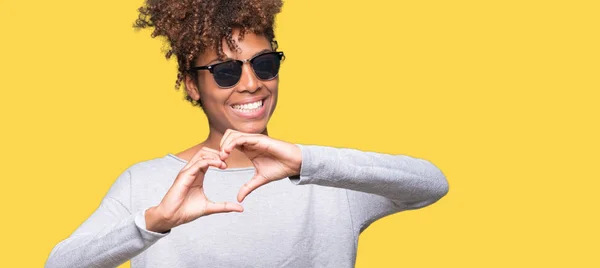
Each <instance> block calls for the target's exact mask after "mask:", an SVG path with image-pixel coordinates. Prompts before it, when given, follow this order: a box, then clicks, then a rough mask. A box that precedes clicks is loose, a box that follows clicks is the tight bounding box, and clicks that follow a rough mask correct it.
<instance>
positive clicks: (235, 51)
mask: <svg viewBox="0 0 600 268" xmlns="http://www.w3.org/2000/svg"><path fill="white" fill-rule="evenodd" d="M281 6H282V2H281V1H275V0H271V1H265V0H263V1H259V0H256V1H249V0H244V1H240V0H236V1H201V0H189V1H174V0H162V1H148V2H147V3H146V5H145V6H144V7H142V8H140V13H141V14H140V18H139V19H138V20H137V21H136V25H135V27H138V28H144V27H154V32H153V34H152V36H153V37H155V36H166V37H167V39H168V40H169V43H170V45H171V50H170V51H169V52H168V53H167V57H169V56H171V55H172V54H175V55H176V57H177V60H178V66H179V74H178V78H177V81H176V85H177V86H179V85H180V84H182V83H183V84H184V87H185V90H186V99H187V100H189V101H190V102H191V103H192V104H193V105H198V106H200V107H201V108H202V109H203V110H204V112H205V114H206V116H207V118H208V124H209V126H210V132H209V135H208V137H207V138H206V140H204V141H202V142H201V143H199V144H198V145H196V146H193V147H191V148H189V149H187V150H185V151H183V152H180V153H177V154H167V155H165V156H163V157H160V158H154V159H151V160H148V161H143V162H139V163H136V164H134V165H132V166H130V167H129V168H127V170H125V171H124V172H123V173H122V174H121V175H120V176H119V177H118V178H117V180H116V181H115V182H114V184H113V185H112V186H111V188H110V189H109V191H108V193H107V194H106V196H105V197H104V199H103V200H102V202H101V204H100V206H99V207H98V208H97V209H96V211H94V213H93V214H92V215H91V216H90V217H89V218H88V219H87V220H86V221H85V222H84V223H83V224H82V225H81V226H79V228H77V230H75V231H74V233H73V234H72V235H71V236H70V237H68V238H67V239H65V240H63V241H61V242H60V243H59V244H57V245H56V246H55V247H54V248H53V250H52V252H51V253H50V256H49V258H48V260H47V262H46V267H115V266H118V265H119V264H121V263H124V262H126V261H127V260H131V267H133V268H137V267H353V266H354V262H355V259H356V248H357V244H358V236H359V234H360V233H361V232H362V231H363V230H364V229H365V228H366V227H367V226H369V225H370V224H371V223H372V222H374V221H375V220H377V219H379V218H382V217H384V216H386V215H389V214H392V213H396V212H399V211H403V210H409V209H417V208H421V207H424V206H427V205H430V204H432V203H434V202H436V201H437V200H439V199H440V198H441V197H443V196H444V195H445V194H446V193H447V192H448V183H447V181H446V178H445V176H444V175H443V173H442V172H441V171H440V170H439V169H438V168H437V167H436V166H434V165H433V164H431V163H430V162H428V161H426V160H423V159H418V158H413V157H409V156H404V155H388V154H381V153H375V152H362V151H359V150H355V149H345V148H333V147H325V146H316V145H300V144H292V143H288V142H285V141H281V140H277V139H274V138H271V137H269V136H268V132H267V123H268V121H269V118H270V117H271V115H272V114H273V111H274V110H275V107H276V104H277V92H278V71H279V67H280V63H281V61H282V60H283V59H284V57H285V55H284V53H283V52H281V51H277V45H276V44H277V43H276V42H275V36H274V31H273V23H274V18H275V15H276V14H277V13H278V12H279V11H280V9H281ZM251 192H252V195H250V196H249V194H250V193H251ZM236 195H237V201H238V202H240V203H237V202H222V200H231V199H232V197H233V196H236ZM207 197H210V198H211V200H209V199H208V198H207ZM212 200H214V201H216V202H213V201H212ZM231 212H233V213H231Z"/></svg>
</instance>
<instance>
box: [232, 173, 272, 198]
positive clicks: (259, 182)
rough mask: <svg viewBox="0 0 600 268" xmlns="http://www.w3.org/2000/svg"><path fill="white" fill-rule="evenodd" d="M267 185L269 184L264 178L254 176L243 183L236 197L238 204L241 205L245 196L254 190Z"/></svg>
mask: <svg viewBox="0 0 600 268" xmlns="http://www.w3.org/2000/svg"><path fill="white" fill-rule="evenodd" d="M267 183H269V180H267V179H266V178H265V177H263V176H254V177H253V178H252V179H251V180H250V181H248V182H246V183H244V185H242V188H240V191H239V192H238V195H237V200H238V202H240V203H241V202H242V201H244V199H245V198H246V196H248V195H249V194H250V193H251V192H252V191H254V190H256V188H258V187H260V186H263V185H265V184H267Z"/></svg>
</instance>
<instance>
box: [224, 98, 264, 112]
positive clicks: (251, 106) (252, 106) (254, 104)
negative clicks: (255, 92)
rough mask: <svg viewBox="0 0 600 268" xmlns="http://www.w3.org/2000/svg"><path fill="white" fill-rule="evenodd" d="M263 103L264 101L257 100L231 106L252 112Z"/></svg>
mask: <svg viewBox="0 0 600 268" xmlns="http://www.w3.org/2000/svg"><path fill="white" fill-rule="evenodd" d="M262 105H263V101H262V100H259V101H256V102H252V103H246V104H242V105H239V104H236V105H233V106H231V107H233V108H234V109H238V110H242V111H244V112H251V111H253V110H255V109H257V108H260V107H261V106H262Z"/></svg>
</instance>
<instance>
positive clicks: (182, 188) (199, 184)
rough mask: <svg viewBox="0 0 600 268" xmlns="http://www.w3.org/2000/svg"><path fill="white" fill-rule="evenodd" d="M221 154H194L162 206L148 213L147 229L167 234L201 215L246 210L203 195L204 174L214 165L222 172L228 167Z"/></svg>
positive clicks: (207, 152)
mask: <svg viewBox="0 0 600 268" xmlns="http://www.w3.org/2000/svg"><path fill="white" fill-rule="evenodd" d="M218 153H219V152H218V151H216V150H213V149H210V148H206V147H204V148H202V149H200V150H199V151H198V152H197V153H196V154H194V156H193V157H192V159H191V160H190V161H189V162H188V163H187V164H186V165H185V166H184V167H183V168H182V169H181V171H180V172H179V174H178V175H177V178H176V179H175V182H174V183H173V185H172V186H171V188H170V189H169V190H168V192H167V194H166V195H165V196H164V197H163V199H162V201H161V202H160V204H159V205H157V206H155V207H152V208H150V209H149V210H148V211H147V212H146V228H147V229H148V230H151V231H158V232H165V231H168V230H169V229H171V228H173V227H176V226H179V225H181V224H184V223H188V222H191V221H193V220H195V219H197V218H199V217H201V216H205V215H210V214H213V213H224V212H234V211H235V212H242V211H243V210H244V208H243V207H242V206H241V205H240V204H237V203H232V202H219V203H215V202H212V201H210V200H208V198H207V197H206V195H205V194H204V188H203V183H204V174H205V173H206V171H207V170H208V167H209V166H214V167H217V168H220V169H225V168H226V167H227V165H226V164H225V162H224V161H222V160H221V159H220V158H219V154H218Z"/></svg>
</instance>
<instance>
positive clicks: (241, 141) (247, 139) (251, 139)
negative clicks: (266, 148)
mask: <svg viewBox="0 0 600 268" xmlns="http://www.w3.org/2000/svg"><path fill="white" fill-rule="evenodd" d="M262 138H263V137H262V136H261V135H242V136H238V137H236V138H234V139H232V140H231V141H228V142H227V143H225V144H223V146H222V147H221V159H223V158H225V157H227V156H229V154H230V153H231V151H233V149H234V148H236V147H239V146H242V145H251V146H253V145H257V144H258V143H259V142H260V139H262Z"/></svg>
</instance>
